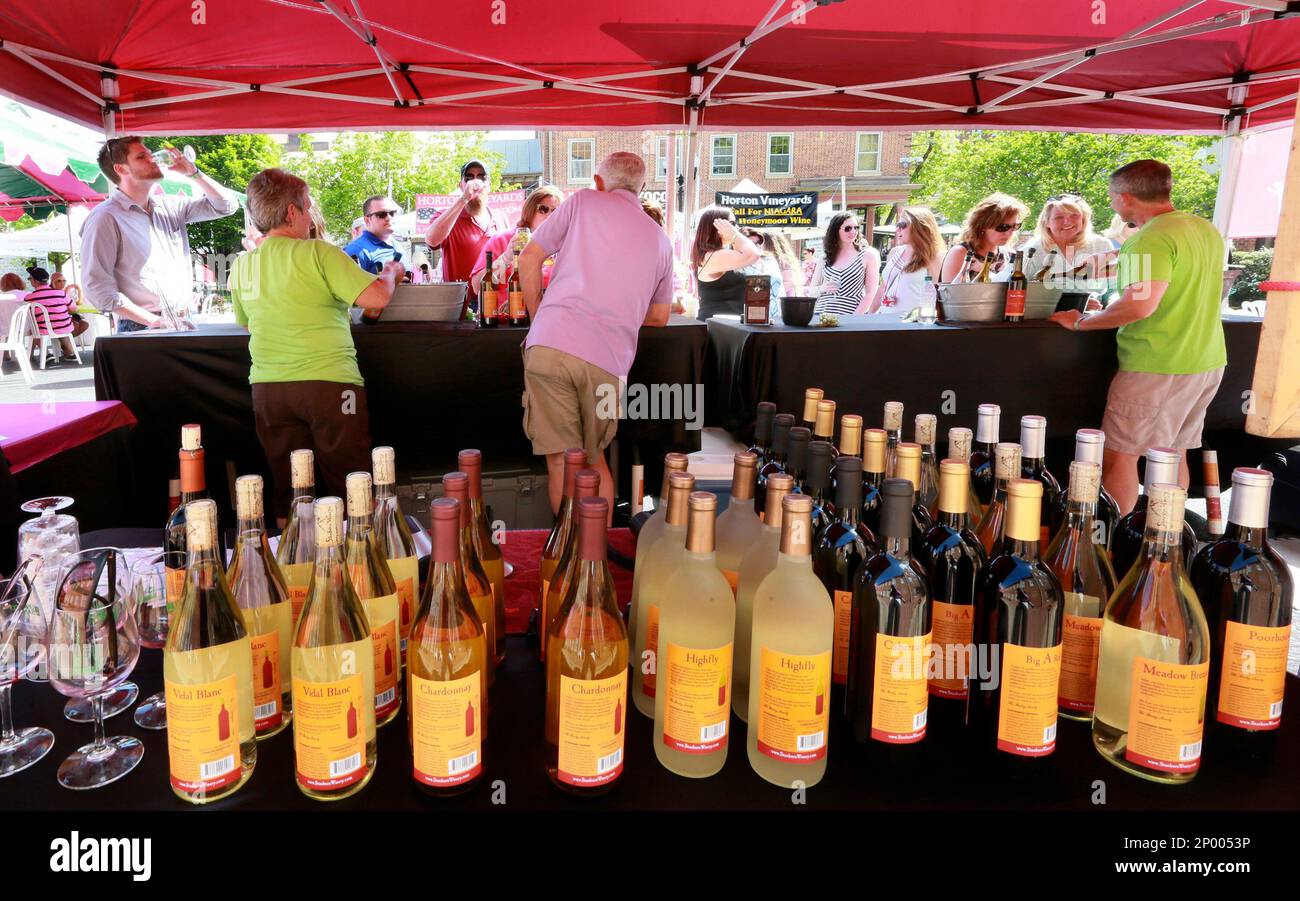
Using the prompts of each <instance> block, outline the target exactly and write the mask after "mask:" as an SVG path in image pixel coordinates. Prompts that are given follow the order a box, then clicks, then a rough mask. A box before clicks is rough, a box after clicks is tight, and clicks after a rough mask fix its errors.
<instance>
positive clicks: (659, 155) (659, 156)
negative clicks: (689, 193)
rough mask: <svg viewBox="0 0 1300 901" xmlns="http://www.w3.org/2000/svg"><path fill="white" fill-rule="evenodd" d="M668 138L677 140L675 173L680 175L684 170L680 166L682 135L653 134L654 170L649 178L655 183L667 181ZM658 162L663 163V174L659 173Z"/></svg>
mask: <svg viewBox="0 0 1300 901" xmlns="http://www.w3.org/2000/svg"><path fill="white" fill-rule="evenodd" d="M670 138H671V139H672V140H676V141H677V148H676V150H677V159H676V163H677V173H678V174H679V175H680V174H681V173H682V172H683V171H685V170H684V167H683V166H682V154H683V153H684V152H685V150H684V147H683V144H682V141H683V139H682V136H681V135H677V136H676V137H672V136H670V135H656V136H655V171H654V177H653V178H652V179H651V181H654V182H656V183H664V182H667V181H668V179H667V178H666V174H667V172H668V141H669V140H670ZM661 148H662V151H661ZM660 163H663V167H664V173H665V175H660V174H659V164H660Z"/></svg>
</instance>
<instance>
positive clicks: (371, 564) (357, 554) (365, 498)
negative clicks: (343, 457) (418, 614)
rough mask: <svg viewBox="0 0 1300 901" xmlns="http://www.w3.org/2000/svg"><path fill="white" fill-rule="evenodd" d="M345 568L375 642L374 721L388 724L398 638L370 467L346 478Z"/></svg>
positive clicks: (396, 692)
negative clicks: (378, 540)
mask: <svg viewBox="0 0 1300 901" xmlns="http://www.w3.org/2000/svg"><path fill="white" fill-rule="evenodd" d="M347 490H348V524H347V550H346V551H345V556H346V558H347V561H348V574H349V575H350V576H351V578H352V588H353V590H355V591H356V593H357V597H358V598H359V599H360V600H361V606H362V607H364V608H365V611H366V621H367V622H368V623H370V637H371V639H372V640H373V641H374V643H375V725H376V726H386V725H388V724H389V723H391V722H392V721H393V720H394V719H396V718H397V713H398V711H399V710H401V709H402V678H401V667H402V664H401V653H402V650H401V643H400V639H399V638H398V621H399V616H400V614H399V612H398V601H397V585H396V584H395V583H394V582H393V574H392V573H391V572H389V570H388V563H387V562H386V561H385V560H384V555H383V553H382V552H381V551H380V550H379V545H377V544H376V543H375V533H374V526H373V525H372V524H371V523H372V520H371V514H372V512H373V511H372V510H371V484H370V473H368V472H351V473H348V478H347Z"/></svg>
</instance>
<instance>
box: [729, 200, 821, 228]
mask: <svg viewBox="0 0 1300 901" xmlns="http://www.w3.org/2000/svg"><path fill="white" fill-rule="evenodd" d="M715 197H716V198H717V200H716V202H717V204H718V206H726V207H731V209H732V210H734V211H735V213H736V223H737V224H738V225H742V226H749V227H750V228H811V227H815V226H816V225H817V192H816V191H813V192H811V193H806V194H729V193H727V192H726V191H718V192H717V193H716V195H715Z"/></svg>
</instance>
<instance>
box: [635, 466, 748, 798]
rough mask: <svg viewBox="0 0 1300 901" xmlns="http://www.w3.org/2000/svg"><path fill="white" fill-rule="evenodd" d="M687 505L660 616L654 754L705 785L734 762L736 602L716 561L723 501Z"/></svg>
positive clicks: (696, 499)
mask: <svg viewBox="0 0 1300 901" xmlns="http://www.w3.org/2000/svg"><path fill="white" fill-rule="evenodd" d="M687 504H688V507H689V510H690V512H689V516H688V518H687V524H686V550H685V552H684V553H683V554H682V559H681V565H680V566H679V567H678V569H677V572H676V573H675V574H673V576H672V578H671V579H669V581H668V585H667V588H666V589H665V591H664V602H663V605H662V607H661V608H660V611H659V647H660V648H662V649H663V651H662V655H661V659H662V661H663V665H662V666H660V667H659V670H660V673H661V677H660V679H659V685H660V686H661V687H662V690H660V691H657V692H656V693H655V716H654V719H655V723H654V749H655V756H656V757H658V758H659V762H660V763H661V764H663V766H664V768H665V769H667V770H669V771H671V772H674V773H676V774H677V775H679V776H688V777H690V778H694V779H701V778H705V777H708V776H712V775H714V774H715V773H717V772H718V771H719V770H721V769H722V766H723V764H725V763H726V762H727V745H728V738H729V735H730V726H731V661H732V651H733V646H734V642H735V633H736V601H735V599H734V597H733V596H732V594H731V586H730V585H728V584H727V580H726V579H724V578H723V576H722V573H721V572H719V571H718V564H717V560H716V555H715V549H714V526H715V522H714V518H713V517H714V512H715V511H716V510H717V508H718V499H717V498H716V497H714V496H713V495H712V494H709V493H708V492H707V491H696V492H693V493H692V494H691V496H690V498H689V499H688V502H687Z"/></svg>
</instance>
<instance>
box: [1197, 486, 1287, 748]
mask: <svg viewBox="0 0 1300 901" xmlns="http://www.w3.org/2000/svg"><path fill="white" fill-rule="evenodd" d="M1272 486H1273V475H1272V473H1269V472H1267V471H1265V470H1262V469H1235V470H1233V472H1232V505H1231V509H1230V510H1229V511H1228V521H1229V523H1230V525H1229V526H1228V529H1227V532H1226V534H1225V535H1224V536H1223V537H1222V538H1220V539H1219V540H1218V541H1215V542H1213V543H1211V544H1208V545H1206V546H1205V547H1203V548H1201V550H1200V551H1199V552H1198V553H1197V554H1196V557H1195V559H1193V560H1192V566H1191V581H1192V587H1193V588H1194V589H1195V590H1196V595H1197V597H1198V598H1199V599H1200V600H1201V602H1202V603H1203V604H1204V605H1205V607H1206V608H1207V609H1206V615H1207V616H1209V617H1211V618H1212V623H1213V630H1212V631H1211V633H1210V638H1211V641H1212V645H1211V648H1210V680H1209V685H1208V686H1207V691H1208V695H1207V697H1208V698H1209V701H1210V703H1211V704H1212V705H1213V707H1214V715H1213V716H1211V717H1210V721H1211V722H1212V723H1213V724H1214V726H1213V728H1214V739H1213V741H1214V744H1215V747H1216V749H1217V748H1223V749H1226V750H1227V751H1228V752H1229V753H1230V754H1231V755H1232V756H1234V757H1237V758H1239V759H1244V760H1261V759H1266V758H1268V757H1269V756H1271V755H1272V754H1273V751H1274V746H1275V745H1276V742H1277V730H1278V729H1279V728H1280V727H1281V725H1282V694H1283V689H1284V687H1285V682H1286V664H1287V651H1288V648H1289V645H1290V641H1291V609H1292V604H1293V603H1294V599H1295V586H1294V584H1293V583H1292V579H1291V572H1290V570H1289V568H1288V567H1287V565H1286V563H1285V561H1283V560H1282V558H1281V557H1280V556H1278V553H1277V551H1275V550H1274V549H1273V547H1272V545H1271V544H1269V541H1268V507H1269V493H1270V491H1271V489H1272Z"/></svg>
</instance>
